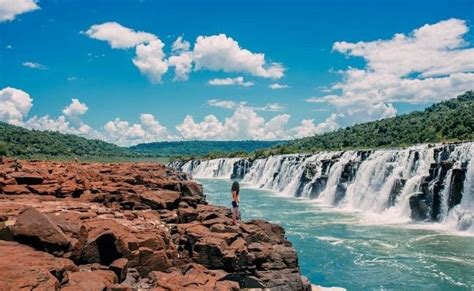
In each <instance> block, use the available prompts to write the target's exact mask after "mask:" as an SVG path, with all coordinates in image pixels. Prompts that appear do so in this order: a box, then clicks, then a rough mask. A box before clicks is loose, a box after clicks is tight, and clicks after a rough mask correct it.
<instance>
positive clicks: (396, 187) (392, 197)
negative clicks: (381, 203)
mask: <svg viewBox="0 0 474 291" xmlns="http://www.w3.org/2000/svg"><path fill="white" fill-rule="evenodd" d="M406 181H407V180H406V179H396V180H395V182H393V186H392V189H391V190H390V194H389V197H388V207H392V206H393V205H395V202H396V200H397V198H398V196H399V195H400V194H401V193H402V190H403V187H405V183H406Z"/></svg>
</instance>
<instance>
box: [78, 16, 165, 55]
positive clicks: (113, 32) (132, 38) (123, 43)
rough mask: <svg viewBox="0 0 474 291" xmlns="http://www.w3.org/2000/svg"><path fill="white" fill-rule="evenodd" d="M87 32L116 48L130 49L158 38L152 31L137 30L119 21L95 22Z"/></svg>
mask: <svg viewBox="0 0 474 291" xmlns="http://www.w3.org/2000/svg"><path fill="white" fill-rule="evenodd" d="M85 34H86V35H87V36H88V37H90V38H93V39H97V40H103V41H107V42H108V43H109V45H110V46H111V47H112V48H114V49H128V48H132V47H135V46H137V45H139V44H143V43H149V42H151V41H154V40H155V39H156V36H155V35H153V34H151V33H147V32H143V31H135V30H133V29H130V28H128V27H125V26H122V25H121V24H119V23H117V22H105V23H102V24H94V25H92V26H91V27H90V28H89V29H88V30H87V31H86V32H85Z"/></svg>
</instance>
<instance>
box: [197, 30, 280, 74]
mask: <svg viewBox="0 0 474 291" xmlns="http://www.w3.org/2000/svg"><path fill="white" fill-rule="evenodd" d="M194 61H195V64H196V70H202V69H207V70H212V71H224V72H245V73H249V74H251V75H253V76H256V77H263V78H274V79H279V78H281V77H283V75H284V68H283V67H282V66H281V65H280V64H278V63H271V64H268V63H267V61H266V60H265V55H264V54H263V53H252V52H251V51H249V50H247V49H243V48H241V47H240V45H239V43H238V42H237V41H235V40H234V39H232V38H231V37H227V36H226V35H225V34H219V35H211V36H199V37H198V38H197V39H196V43H195V45H194Z"/></svg>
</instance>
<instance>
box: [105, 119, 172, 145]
mask: <svg viewBox="0 0 474 291" xmlns="http://www.w3.org/2000/svg"><path fill="white" fill-rule="evenodd" d="M104 136H105V139H106V140H107V141H109V142H113V143H115V144H119V145H123V146H129V145H133V144H138V143H144V142H153V141H161V140H169V139H174V138H175V137H172V136H170V135H169V134H168V130H167V129H166V127H164V126H162V125H161V124H160V123H159V122H158V121H157V120H156V119H155V117H154V116H153V115H152V114H148V113H144V114H142V115H140V124H137V123H135V124H130V123H129V122H128V121H124V120H121V119H120V118H116V119H115V120H112V121H109V122H107V123H106V124H105V126H104Z"/></svg>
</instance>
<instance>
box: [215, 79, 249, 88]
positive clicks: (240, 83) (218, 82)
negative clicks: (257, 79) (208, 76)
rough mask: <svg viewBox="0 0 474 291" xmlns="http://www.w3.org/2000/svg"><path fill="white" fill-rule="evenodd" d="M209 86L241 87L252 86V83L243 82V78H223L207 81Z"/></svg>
mask: <svg viewBox="0 0 474 291" xmlns="http://www.w3.org/2000/svg"><path fill="white" fill-rule="evenodd" d="M208 83H209V85H211V86H231V85H237V86H242V87H249V86H253V85H254V83H253V82H250V81H244V77H235V78H224V79H218V78H217V79H212V80H209V82H208Z"/></svg>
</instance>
